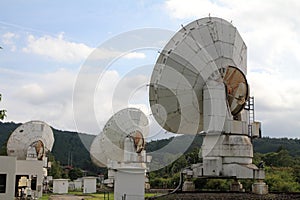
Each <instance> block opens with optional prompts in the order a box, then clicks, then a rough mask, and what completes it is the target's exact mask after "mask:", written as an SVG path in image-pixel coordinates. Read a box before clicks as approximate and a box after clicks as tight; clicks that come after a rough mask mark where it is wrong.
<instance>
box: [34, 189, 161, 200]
mask: <svg viewBox="0 0 300 200" xmlns="http://www.w3.org/2000/svg"><path fill="white" fill-rule="evenodd" d="M69 194H72V195H78V196H89V197H91V198H89V200H104V194H103V193H102V194H82V192H79V191H76V192H73V191H72V192H69ZM50 195H51V194H43V196H42V197H41V198H39V200H48V199H49V197H50ZM155 195H158V194H157V193H145V197H152V196H155ZM105 199H106V200H107V199H108V196H107V194H106V198H105ZM113 199H114V194H113V193H109V200H113Z"/></svg>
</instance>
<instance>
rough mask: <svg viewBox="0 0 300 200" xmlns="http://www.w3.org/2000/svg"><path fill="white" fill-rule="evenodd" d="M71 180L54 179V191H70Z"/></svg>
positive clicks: (63, 192)
mask: <svg viewBox="0 0 300 200" xmlns="http://www.w3.org/2000/svg"><path fill="white" fill-rule="evenodd" d="M68 188H69V180H68V179H53V193H56V194H66V193H68Z"/></svg>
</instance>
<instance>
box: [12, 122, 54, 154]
mask: <svg viewBox="0 0 300 200" xmlns="http://www.w3.org/2000/svg"><path fill="white" fill-rule="evenodd" d="M53 143H54V136H53V132H52V129H51V127H50V126H49V125H47V124H46V123H44V122H42V121H30V122H26V123H24V124H22V125H20V126H19V127H18V128H16V130H14V132H13V133H12V134H11V135H10V137H9V139H8V141H7V155H8V156H15V157H17V159H18V160H26V159H37V160H44V158H45V155H46V153H47V152H48V151H51V150H52V147H53Z"/></svg>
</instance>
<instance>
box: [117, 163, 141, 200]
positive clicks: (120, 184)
mask: <svg viewBox="0 0 300 200" xmlns="http://www.w3.org/2000/svg"><path fill="white" fill-rule="evenodd" d="M124 195H126V199H130V200H143V199H144V196H145V169H144V168H119V169H118V171H117V172H116V175H115V188H114V198H115V200H122V199H123V198H124Z"/></svg>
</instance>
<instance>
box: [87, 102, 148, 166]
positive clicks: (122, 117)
mask: <svg viewBox="0 0 300 200" xmlns="http://www.w3.org/2000/svg"><path fill="white" fill-rule="evenodd" d="M147 134H148V119H147V116H146V115H145V114H144V113H143V112H142V111H140V110H139V109H136V108H126V109H123V110H120V111H119V112H117V113H116V114H114V115H113V116H112V117H111V118H110V119H109V120H108V121H107V123H106V124H105V126H104V128H103V131H102V132H101V133H100V134H99V135H97V136H96V137H95V139H94V141H93V142H92V144H91V147H90V156H91V159H92V161H93V162H94V163H95V164H96V165H98V166H100V167H105V166H107V164H108V161H109V160H113V161H118V162H123V160H124V159H123V157H124V141H125V138H127V137H131V138H132V139H133V141H134V148H135V149H134V151H135V152H136V153H140V152H141V151H142V150H143V149H144V147H145V139H144V138H145V136H146V135H147Z"/></svg>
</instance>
